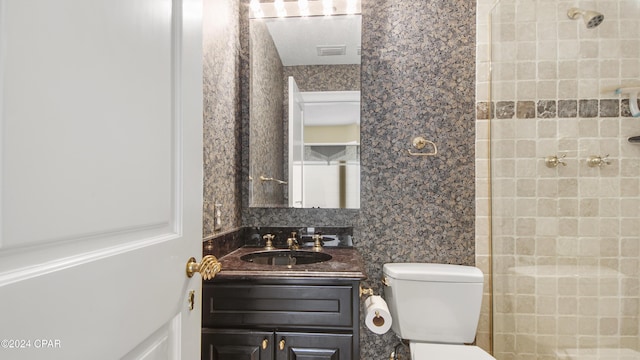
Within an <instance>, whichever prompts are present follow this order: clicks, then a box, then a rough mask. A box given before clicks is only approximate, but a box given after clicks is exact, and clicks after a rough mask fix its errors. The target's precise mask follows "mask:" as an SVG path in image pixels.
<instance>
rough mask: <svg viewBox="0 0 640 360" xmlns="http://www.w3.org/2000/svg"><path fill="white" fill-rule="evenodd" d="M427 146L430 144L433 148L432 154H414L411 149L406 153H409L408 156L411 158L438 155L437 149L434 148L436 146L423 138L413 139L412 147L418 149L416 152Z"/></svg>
mask: <svg viewBox="0 0 640 360" xmlns="http://www.w3.org/2000/svg"><path fill="white" fill-rule="evenodd" d="M427 144H431V146H433V152H428V153H414V152H412V151H411V149H407V152H408V153H409V155H412V156H435V155H437V154H438V147H437V146H436V144H435V143H434V142H433V141H430V140H427V139H425V138H423V137H422V136H418V137H415V138H413V147H414V148H416V149H418V150H422V149H424V147H425V146H426V145H427Z"/></svg>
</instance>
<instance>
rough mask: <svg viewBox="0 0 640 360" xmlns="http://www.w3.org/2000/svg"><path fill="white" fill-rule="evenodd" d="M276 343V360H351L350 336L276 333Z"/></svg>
mask: <svg viewBox="0 0 640 360" xmlns="http://www.w3.org/2000/svg"><path fill="white" fill-rule="evenodd" d="M276 341H277V344H276V346H277V347H278V349H276V360H352V357H353V356H352V352H353V349H352V344H353V342H352V341H353V335H352V334H318V333H299V332H277V333H276ZM281 345H282V346H283V347H284V349H282V350H280V347H281ZM354 360H357V359H354Z"/></svg>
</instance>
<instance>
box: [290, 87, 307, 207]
mask: <svg viewBox="0 0 640 360" xmlns="http://www.w3.org/2000/svg"><path fill="white" fill-rule="evenodd" d="M302 107H303V100H302V95H301V94H300V90H299V89H298V84H296V80H295V79H294V78H293V76H289V185H288V186H289V207H298V208H299V207H303V205H304V198H303V194H304V191H303V178H304V168H303V163H304V119H303V116H304V113H303V110H302Z"/></svg>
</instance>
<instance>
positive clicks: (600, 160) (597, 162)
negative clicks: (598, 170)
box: [587, 154, 611, 167]
mask: <svg viewBox="0 0 640 360" xmlns="http://www.w3.org/2000/svg"><path fill="white" fill-rule="evenodd" d="M587 165H589V167H596V166H599V167H601V166H602V165H611V160H610V159H609V154H607V155H605V156H604V157H601V156H597V155H591V156H589V158H588V159H587Z"/></svg>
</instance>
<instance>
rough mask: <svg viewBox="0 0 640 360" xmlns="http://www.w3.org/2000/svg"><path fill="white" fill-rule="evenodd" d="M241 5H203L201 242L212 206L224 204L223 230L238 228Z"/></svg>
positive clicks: (209, 228)
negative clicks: (202, 184)
mask: <svg viewBox="0 0 640 360" xmlns="http://www.w3.org/2000/svg"><path fill="white" fill-rule="evenodd" d="M238 7H239V0H229V1H213V0H206V1H204V12H203V13H204V16H203V57H204V58H203V93H204V94H203V101H204V104H203V105H204V107H203V116H204V149H203V151H204V164H203V176H204V204H203V205H204V209H203V217H204V221H203V230H202V233H203V234H202V235H203V238H207V237H210V236H211V235H212V234H213V216H214V209H213V207H214V204H216V203H219V204H222V211H221V214H222V225H223V230H228V229H233V228H236V227H238V226H240V209H241V186H242V182H241V178H240V166H239V164H240V154H241V136H240V125H241V124H240V120H239V119H240V83H239V73H240V71H239V66H240V58H239V54H240V52H239V49H240V44H239V42H238V37H239V31H240V26H239V16H240V14H239V13H238Z"/></svg>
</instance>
